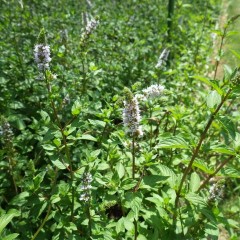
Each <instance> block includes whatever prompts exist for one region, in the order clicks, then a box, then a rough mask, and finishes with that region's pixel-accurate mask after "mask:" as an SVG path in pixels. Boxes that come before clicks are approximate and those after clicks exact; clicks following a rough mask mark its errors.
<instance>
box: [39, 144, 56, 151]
mask: <svg viewBox="0 0 240 240" xmlns="http://www.w3.org/2000/svg"><path fill="white" fill-rule="evenodd" d="M42 147H43V148H44V149H45V150H47V151H53V150H54V149H56V147H55V146H53V145H51V144H44V145H43V146H42Z"/></svg>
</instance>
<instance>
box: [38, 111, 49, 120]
mask: <svg viewBox="0 0 240 240" xmlns="http://www.w3.org/2000/svg"><path fill="white" fill-rule="evenodd" d="M40 115H41V117H42V119H43V121H44V122H45V123H49V122H50V116H49V115H48V113H47V112H45V111H43V110H41V111H40Z"/></svg>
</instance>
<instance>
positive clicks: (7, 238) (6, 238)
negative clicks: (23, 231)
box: [1, 233, 19, 240]
mask: <svg viewBox="0 0 240 240" xmlns="http://www.w3.org/2000/svg"><path fill="white" fill-rule="evenodd" d="M18 236H19V234H18V233H12V234H9V235H7V236H6V237H4V238H1V239H2V240H13V239H16V238H17V237H18Z"/></svg>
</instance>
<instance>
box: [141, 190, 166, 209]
mask: <svg viewBox="0 0 240 240" xmlns="http://www.w3.org/2000/svg"><path fill="white" fill-rule="evenodd" d="M145 199H146V200H148V201H150V202H153V203H155V204H156V206H162V205H163V202H164V201H163V198H162V197H161V196H159V195H158V194H155V193H153V194H152V197H146V198H145Z"/></svg>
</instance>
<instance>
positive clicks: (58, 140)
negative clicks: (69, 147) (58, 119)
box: [53, 138, 61, 147]
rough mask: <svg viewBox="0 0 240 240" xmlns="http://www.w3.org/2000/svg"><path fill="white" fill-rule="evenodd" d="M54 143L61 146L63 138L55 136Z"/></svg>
mask: <svg viewBox="0 0 240 240" xmlns="http://www.w3.org/2000/svg"><path fill="white" fill-rule="evenodd" d="M53 143H54V144H55V145H56V146H57V147H60V146H61V140H60V139H59V138H55V139H54V140H53Z"/></svg>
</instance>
